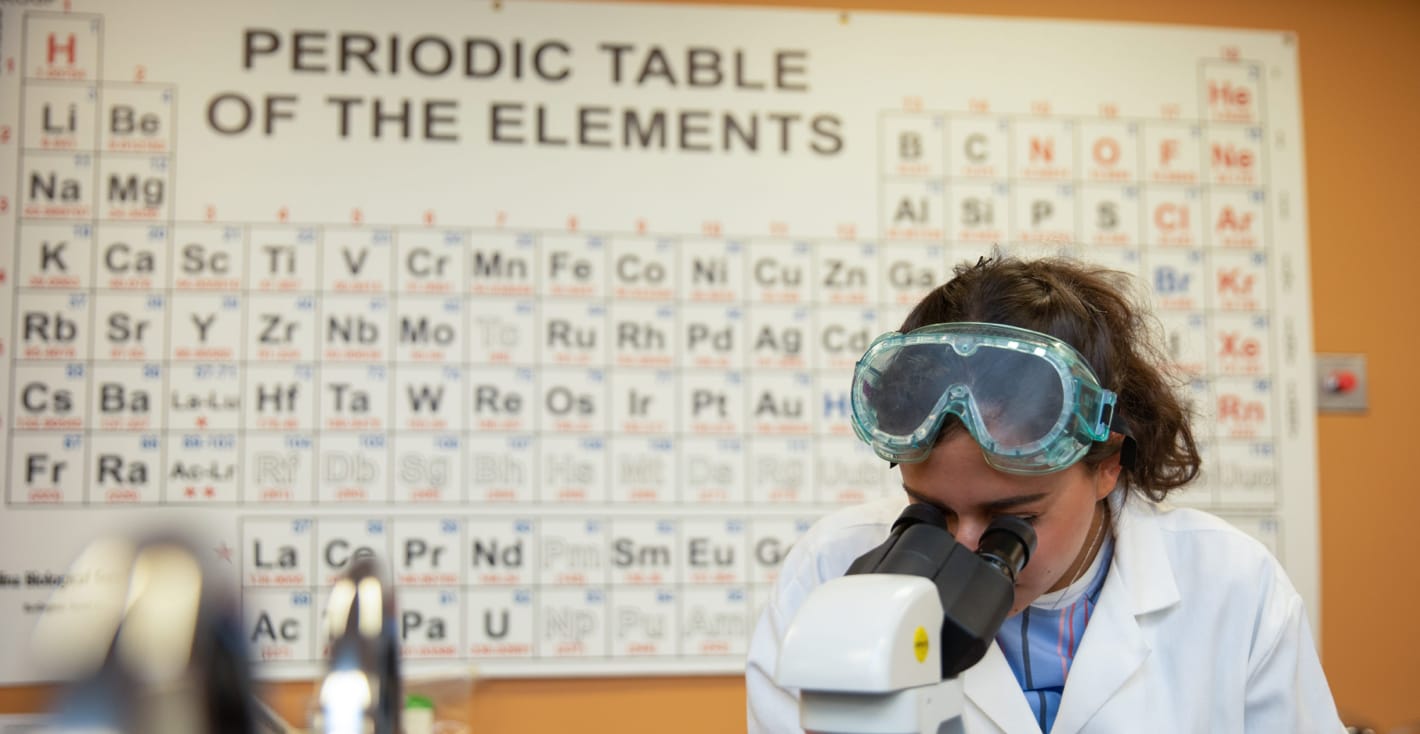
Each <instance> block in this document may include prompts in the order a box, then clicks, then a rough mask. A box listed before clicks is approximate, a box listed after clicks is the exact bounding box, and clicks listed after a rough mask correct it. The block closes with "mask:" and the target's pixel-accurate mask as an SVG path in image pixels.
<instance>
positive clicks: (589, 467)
mask: <svg viewBox="0 0 1420 734" xmlns="http://www.w3.org/2000/svg"><path fill="white" fill-rule="evenodd" d="M539 447H540V449H541V450H540V454H541V455H540V460H539V463H538V478H539V484H538V491H539V492H540V495H539V499H541V500H542V501H543V502H557V503H581V502H605V501H606V487H607V476H608V467H607V464H608V456H607V454H608V449H607V441H606V439H605V438H602V437H601V436H565V435H564V436H559V435H549V436H543V437H542V438H541V439H540V440H539Z"/></svg>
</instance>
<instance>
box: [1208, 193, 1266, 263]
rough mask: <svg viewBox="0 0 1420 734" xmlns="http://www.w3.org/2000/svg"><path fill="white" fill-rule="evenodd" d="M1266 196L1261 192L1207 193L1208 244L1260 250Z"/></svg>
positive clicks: (1263, 239)
mask: <svg viewBox="0 0 1420 734" xmlns="http://www.w3.org/2000/svg"><path fill="white" fill-rule="evenodd" d="M1265 203H1266V194H1265V192H1264V191H1262V190H1261V189H1246V188H1231V187H1230V188H1216V189H1211V190H1210V191H1209V192H1208V212H1209V228H1208V244H1210V245H1212V246H1213V247H1223V248H1244V249H1261V248H1262V247H1263V246H1264V241H1265V234H1266V233H1265V231H1264V220H1265V218H1266V208H1265V206H1264V205H1265Z"/></svg>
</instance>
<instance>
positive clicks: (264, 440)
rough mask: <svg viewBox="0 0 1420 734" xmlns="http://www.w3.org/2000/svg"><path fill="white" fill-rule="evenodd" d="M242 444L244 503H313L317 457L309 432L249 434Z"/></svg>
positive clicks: (313, 440) (313, 441)
mask: <svg viewBox="0 0 1420 734" xmlns="http://www.w3.org/2000/svg"><path fill="white" fill-rule="evenodd" d="M243 443H244V444H245V446H246V451H245V453H246V464H245V469H244V472H243V476H244V477H246V487H245V493H246V496H247V498H248V500H250V501H255V502H259V503H263V504H266V503H271V504H275V503H284V502H290V503H299V502H311V501H312V500H314V495H315V486H316V464H317V461H316V458H317V457H316V449H315V439H314V438H313V437H312V435H311V434H310V433H284V434H283V433H275V432H251V433H248V434H247V435H246V437H245V439H244V440H243Z"/></svg>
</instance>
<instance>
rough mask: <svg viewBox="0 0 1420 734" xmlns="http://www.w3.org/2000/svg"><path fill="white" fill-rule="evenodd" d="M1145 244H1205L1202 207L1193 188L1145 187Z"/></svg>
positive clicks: (1187, 246)
mask: <svg viewBox="0 0 1420 734" xmlns="http://www.w3.org/2000/svg"><path fill="white" fill-rule="evenodd" d="M1143 207H1144V209H1143V216H1144V242H1145V244H1147V245H1151V246H1154V247H1158V248H1161V249H1162V248H1168V247H1179V248H1193V247H1199V246H1201V245H1202V244H1203V207H1202V199H1201V197H1200V194H1199V189H1198V188H1197V187H1194V186H1166V185H1150V186H1145V187H1144V197H1143Z"/></svg>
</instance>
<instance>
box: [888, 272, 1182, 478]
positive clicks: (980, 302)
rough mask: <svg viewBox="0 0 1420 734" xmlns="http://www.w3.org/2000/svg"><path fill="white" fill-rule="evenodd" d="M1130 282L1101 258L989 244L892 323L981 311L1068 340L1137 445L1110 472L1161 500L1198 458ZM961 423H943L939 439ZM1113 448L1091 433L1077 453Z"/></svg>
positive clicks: (981, 317)
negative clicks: (1031, 254)
mask: <svg viewBox="0 0 1420 734" xmlns="http://www.w3.org/2000/svg"><path fill="white" fill-rule="evenodd" d="M1133 288H1134V283H1133V281H1132V279H1131V277H1130V276H1129V275H1127V274H1125V273H1122V272H1118V271H1114V270H1109V269H1107V268H1104V267H1100V266H1096V265H1091V264H1087V263H1083V262H1079V261H1076V260H1071V259H1067V258H1059V257H1050V258H1041V259H1032V260H1023V259H1020V258H1017V257H1011V256H1004V255H1002V254H1001V253H999V252H996V253H993V256H992V257H990V258H981V259H980V260H978V261H977V262H976V263H975V264H970V263H962V264H960V265H958V266H957V267H956V268H955V270H954V277H952V279H951V280H948V281H947V282H946V283H944V284H942V285H941V286H938V287H937V288H936V289H934V290H933V291H932V292H931V293H929V294H927V296H925V297H924V298H923V299H922V300H921V301H920V302H918V304H917V305H916V306H915V307H913V309H912V312H911V313H909V314H908V315H907V318H906V319H905V320H904V321H903V322H902V327H901V330H902V331H903V332H908V331H912V330H913V329H917V328H920V327H923V326H929V325H931V324H940V323H952V322H958V321H981V322H987V323H997V324H1008V325H1010V326H1018V327H1021V328H1025V329H1031V330H1033V331H1039V332H1042V333H1045V334H1049V335H1051V336H1054V337H1056V338H1057V339H1061V340H1063V341H1065V342H1066V343H1068V344H1070V345H1071V346H1073V347H1074V348H1075V349H1076V350H1077V351H1079V352H1080V354H1081V356H1083V357H1084V358H1085V360H1086V361H1088V362H1089V364H1090V367H1091V368H1093V369H1094V372H1095V376H1096V377H1097V378H1099V381H1100V384H1101V385H1103V386H1104V387H1106V388H1108V389H1110V390H1113V391H1114V392H1115V393H1116V394H1117V395H1118V396H1119V399H1118V404H1117V410H1118V413H1119V417H1120V418H1121V419H1122V420H1123V421H1124V425H1125V427H1126V428H1127V430H1128V433H1129V434H1130V435H1131V436H1132V437H1133V440H1134V442H1135V446H1136V449H1137V450H1136V451H1135V456H1134V460H1133V462H1129V463H1132V466H1126V467H1125V468H1124V469H1123V470H1122V471H1121V472H1120V479H1119V481H1120V482H1121V483H1122V484H1123V485H1124V486H1125V487H1126V488H1127V489H1128V490H1130V491H1133V492H1139V493H1142V494H1143V495H1144V496H1146V497H1148V498H1149V499H1151V500H1154V501H1162V500H1163V499H1164V497H1165V496H1167V495H1168V493H1169V492H1170V491H1172V490H1174V489H1177V488H1178V487H1181V486H1183V485H1185V484H1187V483H1189V482H1191V481H1193V479H1194V478H1196V477H1197V476H1198V470H1199V465H1200V464H1201V459H1200V458H1199V456H1198V446H1197V444H1196V443H1195V442H1194V439H1193V429H1192V426H1191V423H1190V420H1189V419H1190V415H1189V409H1188V406H1187V404H1185V403H1184V402H1183V401H1182V400H1181V399H1180V398H1179V395H1178V393H1177V392H1176V389H1175V388H1176V386H1177V385H1178V383H1179V380H1178V378H1177V377H1176V376H1175V375H1174V374H1173V373H1172V371H1171V370H1170V369H1169V368H1168V367H1167V366H1166V365H1167V364H1168V361H1167V360H1166V359H1165V358H1164V355H1163V353H1162V352H1161V351H1160V350H1159V348H1158V346H1157V343H1156V340H1155V339H1154V337H1153V335H1154V331H1155V330H1154V328H1153V324H1154V321H1153V320H1152V316H1151V315H1150V311H1149V309H1148V308H1147V307H1145V306H1142V305H1140V304H1138V303H1136V302H1135V301H1134V300H1133V299H1132V298H1131V295H1130V294H1131V293H1132V292H1133ZM960 425H961V424H960V422H959V421H954V423H953V424H951V425H946V426H944V427H943V429H942V431H941V433H940V434H939V435H938V440H940V439H941V437H942V436H945V435H947V434H948V433H950V432H951V431H952V429H953V428H955V427H957V426H960ZM1119 450H1120V443H1119V442H1117V441H1116V442H1102V443H1097V444H1095V446H1094V447H1093V448H1091V449H1090V451H1089V453H1087V454H1086V455H1085V457H1084V458H1083V459H1082V460H1081V461H1083V462H1084V463H1085V464H1086V465H1087V466H1091V467H1093V466H1097V465H1099V463H1100V462H1102V461H1104V459H1106V458H1108V457H1109V456H1111V455H1113V454H1115V453H1117V452H1118V451H1119Z"/></svg>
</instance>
